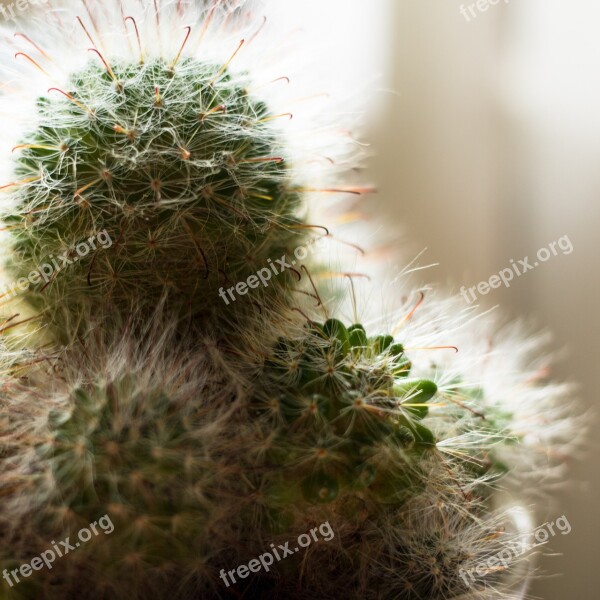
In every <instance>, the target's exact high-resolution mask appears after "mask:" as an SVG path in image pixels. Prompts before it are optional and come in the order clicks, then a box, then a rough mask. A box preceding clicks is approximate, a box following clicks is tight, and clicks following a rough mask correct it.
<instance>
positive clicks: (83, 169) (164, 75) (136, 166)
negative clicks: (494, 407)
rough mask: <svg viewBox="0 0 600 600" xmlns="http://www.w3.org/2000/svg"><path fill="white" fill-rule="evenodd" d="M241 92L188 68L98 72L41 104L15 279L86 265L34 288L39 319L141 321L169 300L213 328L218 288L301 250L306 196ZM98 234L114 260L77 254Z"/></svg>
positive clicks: (195, 64)
mask: <svg viewBox="0 0 600 600" xmlns="http://www.w3.org/2000/svg"><path fill="white" fill-rule="evenodd" d="M244 84H245V82H244V81H243V80H241V78H240V77H238V78H234V77H232V76H231V75H230V74H229V73H228V72H227V70H226V69H223V68H222V67H220V66H218V65H213V64H206V63H203V62H200V61H198V60H195V59H192V58H183V59H182V60H180V61H179V62H178V64H177V65H176V66H175V65H173V64H168V63H167V62H165V61H164V60H162V59H155V60H152V61H149V62H147V63H145V64H136V63H123V62H119V63H113V64H112V65H111V67H110V70H109V71H107V70H106V69H104V68H102V67H99V66H97V65H93V64H89V65H88V66H87V67H86V68H85V69H84V70H82V71H81V72H78V73H76V74H74V75H73V76H72V77H71V84H70V87H69V89H68V91H67V92H66V94H67V96H68V97H66V98H65V97H64V96H62V95H59V94H56V97H52V98H42V99H40V100H39V102H38V107H39V121H40V122H39V125H38V126H37V128H36V129H35V130H34V131H32V132H31V133H29V134H28V135H27V136H26V138H25V140H23V149H22V153H21V156H20V157H19V159H18V162H17V172H18V175H19V177H21V178H23V179H26V180H27V179H33V180H32V181H28V183H26V184H25V185H24V186H22V187H21V188H20V189H19V191H18V192H17V202H18V204H17V210H16V211H15V212H14V213H13V215H12V216H11V217H9V219H8V221H9V224H10V225H11V226H12V227H13V234H14V237H15V254H14V257H13V262H12V264H13V270H14V271H15V272H16V274H17V275H19V276H25V277H26V276H27V273H28V272H30V271H32V270H35V269H37V268H38V267H39V265H41V264H42V263H44V262H50V258H49V257H51V256H54V257H58V256H59V255H61V254H62V253H63V252H65V251H67V252H68V256H69V257H70V259H71V260H73V261H79V264H78V267H77V268H73V269H69V270H68V271H65V272H63V273H61V274H60V276H57V277H53V278H52V280H51V281H50V282H45V281H40V282H39V283H38V285H37V288H36V290H35V291H38V292H39V291H40V290H41V291H42V293H40V294H38V295H37V300H38V304H39V305H40V306H41V307H44V308H46V307H47V308H48V309H49V310H50V312H51V313H52V312H53V311H55V310H56V309H57V305H58V304H59V303H61V304H63V303H64V304H65V305H66V306H67V307H68V309H69V310H70V311H72V312H75V313H77V311H80V310H81V306H80V305H81V303H82V302H83V303H88V304H90V305H91V306H92V307H94V308H96V309H99V310H101V311H102V310H105V309H106V307H107V306H110V307H111V309H114V308H115V307H116V308H117V309H124V310H126V311H128V310H133V309H134V310H135V311H136V312H139V311H140V310H144V307H146V309H152V308H154V306H155V305H156V304H157V302H158V301H159V300H161V299H162V298H163V296H165V295H167V297H168V299H169V301H170V302H171V303H172V304H176V305H178V306H179V307H180V308H181V307H183V308H184V309H185V310H188V311H190V312H191V313H192V314H197V313H205V314H208V315H212V314H214V312H215V311H218V310H219V309H220V308H221V307H222V302H220V301H219V300H218V297H217V291H216V290H217V289H218V288H219V287H220V286H222V285H223V284H224V283H225V282H233V283H236V282H237V281H239V280H241V279H245V278H246V277H247V276H248V275H250V274H251V273H253V272H255V271H256V270H257V269H258V268H259V267H261V266H263V265H264V263H265V262H266V259H267V258H268V257H272V256H279V255H281V254H282V253H283V251H284V250H285V249H286V248H288V247H290V246H292V245H293V242H294V240H296V239H300V231H301V230H300V228H298V227H297V225H298V224H299V219H298V211H299V194H298V192H297V191H295V190H294V186H293V182H292V181H291V177H290V172H289V169H288V168H287V167H286V164H285V163H284V157H283V155H282V154H283V150H282V147H281V146H282V144H281V142H280V140H279V136H278V135H277V132H276V131H275V130H274V128H273V126H272V124H271V123H270V121H271V116H272V115H270V113H269V110H268V108H267V106H266V104H265V103H264V102H262V101H260V100H256V99H254V98H252V97H251V96H249V94H248V93H247V91H246V88H245V85H244ZM99 231H106V232H107V233H108V235H109V236H110V239H111V240H112V242H113V244H112V245H111V247H110V248H96V249H95V251H94V250H92V249H90V248H89V247H88V252H87V253H85V254H84V252H85V250H82V251H81V253H79V250H78V245H80V246H82V247H83V248H85V247H86V244H85V242H86V240H88V239H89V238H90V236H95V235H96V234H97V233H98V232H99ZM81 242H83V244H82V245H81V244H80V243H81ZM90 250H91V251H90ZM81 254H83V256H82V255H81ZM276 287H277V286H276V285H273V286H271V290H272V289H273V288H276ZM78 306H79V309H78V308H77V307H78ZM234 308H235V307H234ZM229 310H231V309H229Z"/></svg>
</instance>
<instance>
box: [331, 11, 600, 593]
mask: <svg viewBox="0 0 600 600" xmlns="http://www.w3.org/2000/svg"><path fill="white" fill-rule="evenodd" d="M471 3H472V2H471V1H466V2H464V3H463V4H465V5H470V4H471ZM473 3H474V2H473ZM343 4H344V6H345V7H346V10H349V6H350V5H353V6H354V5H356V6H357V7H362V6H364V5H365V4H367V3H366V2H361V1H355V2H351V3H348V2H345V3H343ZM368 5H369V6H370V7H371V8H372V10H373V11H381V12H383V13H385V15H386V17H385V19H383V23H385V27H384V29H383V30H381V31H380V32H378V33H377V35H376V37H375V39H373V38H367V39H369V43H378V44H382V45H384V47H385V48H386V52H387V56H388V58H387V59H386V61H385V63H384V64H383V78H384V82H385V83H384V85H383V86H382V87H387V88H392V89H394V90H396V91H397V92H398V95H397V96H396V95H388V96H387V98H386V100H385V102H384V105H383V106H382V107H380V108H378V111H377V115H376V116H375V119H374V120H373V132H372V135H371V141H372V142H373V145H374V149H375V151H376V153H377V158H376V159H374V160H373V161H372V165H371V172H372V175H373V178H374V179H375V180H376V181H377V182H378V184H379V186H380V189H381V192H380V194H379V196H378V197H377V198H375V199H374V200H373V202H374V203H376V207H377V212H380V213H381V216H382V217H383V218H385V219H386V220H387V221H388V222H389V221H392V222H393V223H394V225H395V226H400V225H402V231H403V232H404V235H403V236H402V237H400V236H398V242H399V243H405V242H406V241H408V242H409V243H410V244H411V245H413V246H414V247H415V248H416V249H417V250H419V249H421V248H422V247H425V246H427V247H428V248H429V250H428V252H427V255H426V258H427V260H430V261H434V262H440V267H438V268H437V269H435V270H433V271H431V272H430V277H432V278H434V279H435V280H437V281H441V282H447V283H448V284H449V285H452V286H453V289H454V290H455V291H457V290H458V288H459V287H460V286H461V285H467V286H472V285H475V284H477V283H478V282H479V281H483V280H487V279H489V277H490V276H491V275H492V274H494V273H497V272H498V271H499V270H500V269H502V268H504V267H505V266H509V261H510V259H515V260H518V259H520V258H522V257H524V256H526V255H529V256H533V255H534V254H535V253H536V252H537V250H538V249H539V248H541V247H543V246H546V245H548V244H549V243H550V242H552V241H554V240H557V239H558V238H560V237H561V236H563V235H568V236H569V237H570V239H571V241H572V243H573V246H574V251H573V253H572V254H570V255H568V256H562V255H559V256H557V257H555V258H552V259H551V260H549V261H548V262H547V263H545V264H543V265H541V266H540V267H539V268H537V269H535V270H534V271H530V272H528V273H527V274H525V275H523V276H522V277H521V278H519V279H516V280H515V281H514V282H513V285H512V287H511V288H510V289H505V288H501V289H498V290H493V291H492V293H490V294H489V295H488V296H487V297H485V298H484V299H483V300H484V301H483V303H482V305H483V306H484V307H489V306H493V305H495V304H499V305H500V310H502V311H503V312H505V313H507V314H508V315H511V316H520V315H524V316H527V317H530V318H532V319H534V321H535V322H536V323H537V324H538V325H539V326H540V327H541V328H548V329H550V330H551V331H553V332H554V334H555V346H556V347H557V348H559V349H566V350H567V352H565V359H564V360H563V361H562V362H561V363H560V364H559V365H558V367H557V369H556V375H557V376H558V377H562V378H569V379H572V380H574V381H577V382H580V384H581V396H582V398H583V400H584V402H585V405H586V406H587V407H590V408H591V407H596V406H597V404H598V386H597V382H596V380H595V376H596V369H597V361H598V357H599V355H600V341H599V339H600V311H599V310H598V306H599V304H600V285H599V264H600V256H599V254H600V237H599V234H598V226H599V225H600V35H599V33H598V31H599V26H600V4H598V2H597V1H594V0H570V1H569V2H565V1H564V0H512V1H510V2H508V3H505V2H500V3H499V4H497V5H495V6H490V7H489V9H488V10H487V12H483V13H479V12H478V16H477V18H475V19H472V20H471V22H468V21H467V20H466V19H465V18H464V17H463V16H462V15H461V13H460V12H459V7H460V5H461V2H457V1H454V0H452V1H449V0H389V2H388V1H387V0H374V1H372V2H369V3H368ZM334 27H335V23H333V24H332V28H334ZM336 35H337V34H336ZM357 36H359V33H358V32H357ZM358 39H360V38H358ZM358 39H357V44H361V45H362V42H359V41H358ZM367 52H368V51H367ZM373 68H374V69H377V68H378V66H377V64H376V63H374V64H373ZM590 425H591V437H592V439H591V441H590V447H589V454H588V457H587V458H586V459H585V460H583V461H581V462H579V463H577V464H575V465H573V469H572V471H571V475H572V480H573V482H572V483H569V485H568V486H567V487H566V492H565V493H563V494H562V495H560V496H559V498H558V499H559V503H558V504H557V506H547V507H542V514H543V515H544V516H545V517H546V518H548V519H551V520H553V519H555V518H556V517H558V516H560V515H562V514H563V513H564V514H565V515H566V516H567V518H568V519H569V521H570V523H571V525H572V526H573V531H572V532H571V534H570V535H568V536H564V537H563V536H557V537H556V538H555V539H554V540H553V542H552V544H551V546H550V547H549V548H548V552H547V553H548V554H551V553H552V552H553V551H554V552H555V553H556V554H557V555H554V556H545V557H544V558H543V559H542V561H541V563H540V569H541V572H544V571H545V572H546V573H552V574H553V575H556V574H560V576H553V577H551V578H546V579H544V578H541V579H540V580H539V581H536V582H535V583H534V586H533V589H532V590H531V593H532V595H534V596H536V597H538V598H543V599H544V600H566V599H571V598H573V599H575V598H576V599H578V600H579V599H581V600H591V599H592V598H597V597H598V584H599V583H600V570H599V569H598V567H597V564H596V563H597V547H598V543H599V541H600V518H599V517H598V499H599V498H600V473H599V469H598V462H597V459H598V457H599V452H598V445H597V443H596V439H597V436H596V435H595V430H596V427H597V421H596V420H594V421H591V422H590ZM541 524H542V523H540V525H541Z"/></svg>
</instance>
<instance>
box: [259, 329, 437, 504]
mask: <svg viewBox="0 0 600 600" xmlns="http://www.w3.org/2000/svg"><path fill="white" fill-rule="evenodd" d="M409 375H410V361H409V360H408V358H407V356H406V354H405V352H404V347H403V346H402V345H401V344H397V343H394V338H393V337H392V336H390V335H385V336H384V335H379V336H373V337H369V336H367V333H366V331H365V328H364V327H363V326H362V325H361V324H354V325H351V326H349V327H347V326H346V325H345V324H344V323H342V322H341V321H340V320H338V319H328V320H326V321H325V322H324V323H316V322H311V323H309V324H307V325H306V327H305V328H304V330H303V331H302V332H300V333H299V335H298V336H297V337H295V336H290V337H282V338H280V340H279V341H278V343H277V345H276V347H275V348H274V350H273V352H272V354H271V355H270V356H269V357H268V360H267V365H266V378H265V380H266V381H267V384H266V385H265V388H266V389H267V390H269V396H268V397H264V398H260V394H259V399H258V400H257V407H258V411H257V412H258V414H262V415H265V416H266V417H267V419H269V418H271V419H272V420H273V421H274V422H275V423H276V428H277V431H278V436H277V437H276V438H274V443H273V446H272V447H271V449H270V455H269V461H270V462H272V463H273V464H275V465H277V466H278V468H277V469H276V470H275V471H273V472H272V473H271V474H270V477H271V478H272V479H273V486H274V489H279V488H280V487H286V489H287V490H288V494H287V496H286V497H285V499H284V502H285V503H287V504H296V505H297V506H310V505H313V506H315V505H326V506H329V507H330V510H332V511H333V513H336V512H338V513H340V512H341V513H343V514H351V513H352V510H353V508H352V507H354V506H355V503H356V501H357V498H361V499H363V500H364V501H366V502H368V503H369V505H370V506H373V507H374V506H377V505H379V506H382V507H384V506H389V505H390V504H392V505H395V506H397V507H398V508H399V507H401V506H402V505H403V503H404V502H406V501H407V499H409V498H411V497H414V496H416V495H418V494H420V493H421V492H422V489H423V485H424V480H425V475H424V473H425V470H421V465H422V464H426V463H427V462H428V461H429V460H430V458H431V450H432V449H434V448H435V443H436V439H435V436H434V434H433V432H432V431H431V430H430V429H429V426H428V425H427V423H424V422H423V421H424V419H425V418H426V417H427V415H428V403H429V402H430V400H432V399H433V398H434V396H435V395H436V393H437V386H436V384H435V383H434V382H433V381H429V380H426V379H420V378H411V377H409ZM273 390H275V394H274V393H273ZM278 500H279V498H278V496H277V494H275V495H273V498H272V502H273V504H274V505H277V502H278ZM279 508H281V507H279Z"/></svg>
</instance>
